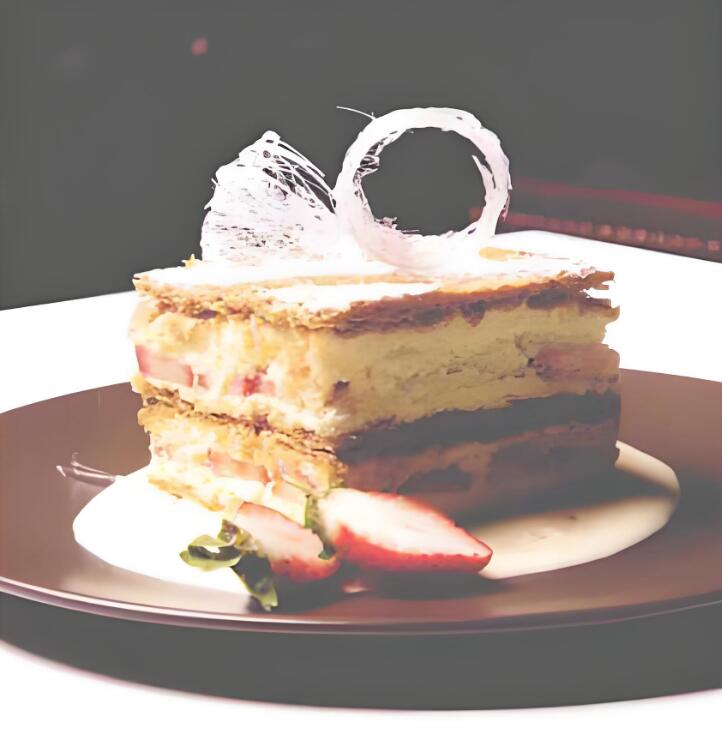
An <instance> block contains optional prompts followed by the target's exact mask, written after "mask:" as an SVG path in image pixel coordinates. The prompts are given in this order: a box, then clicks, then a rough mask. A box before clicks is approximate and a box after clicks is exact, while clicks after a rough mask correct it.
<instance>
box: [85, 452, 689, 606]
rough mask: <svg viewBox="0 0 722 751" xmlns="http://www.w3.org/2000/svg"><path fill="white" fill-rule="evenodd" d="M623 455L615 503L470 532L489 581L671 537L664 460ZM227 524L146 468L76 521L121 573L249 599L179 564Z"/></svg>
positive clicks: (90, 544)
mask: <svg viewBox="0 0 722 751" xmlns="http://www.w3.org/2000/svg"><path fill="white" fill-rule="evenodd" d="M619 446H620V457H619V460H618V461H617V465H616V470H615V473H614V478H613V479H614V482H612V483H610V485H609V487H610V491H609V494H608V497H605V498H603V499H601V500H596V501H595V502H593V503H584V502H583V500H584V499H581V501H580V500H579V499H578V500H577V502H576V503H575V502H574V499H567V500H566V502H564V504H563V506H562V507H559V508H556V509H555V510H551V511H544V512H540V513H527V514H523V515H514V516H510V517H509V518H498V519H495V520H494V521H490V522H487V523H484V524H478V525H474V526H472V527H469V529H470V531H472V532H473V533H474V534H476V535H477V536H478V537H479V538H481V539H482V540H484V542H486V543H487V544H488V545H489V546H490V547H491V548H492V550H493V551H494V555H493V557H492V559H491V562H490V563H489V565H488V566H487V567H486V568H485V569H484V571H482V576H484V577H486V578H490V579H505V578H509V577H513V576H522V575H525V574H533V573H539V572H542V571H553V570H556V569H561V568H566V567H567V566H575V565H578V564H581V563H588V562H590V561H595V560H598V559H600V558H606V557H607V556H610V555H614V554H615V553H618V552H620V551H621V550H624V549H625V548H628V547H630V546H632V545H635V544H636V543H638V542H641V541H642V540H644V539H646V538H647V537H649V536H650V535H652V534H654V533H655V532H657V531H658V530H659V529H661V528H662V527H663V526H664V525H665V524H666V523H667V521H668V520H669V518H670V517H671V515H672V513H673V512H674V509H675V508H676V505H677V502H678V500H679V484H678V482H677V477H676V475H675V474H674V472H673V471H672V469H670V468H669V467H668V466H667V465H666V464H664V463H663V462H661V461H659V460H658V459H655V458H654V457H651V456H649V455H648V454H645V453H643V452H642V451H639V450H637V449H635V448H632V447H631V446H627V445H626V444H621V443H620V444H619ZM221 519H222V514H221V513H220V512H214V511H210V510H208V509H206V508H204V507H202V506H200V505H199V504H197V503H195V502H193V501H188V500H182V499H178V498H175V497H174V496H172V495H170V494H169V493H165V492H163V491H161V490H159V489H158V488H156V487H154V486H153V485H151V484H150V483H149V482H148V480H147V474H146V470H145V469H141V470H138V471H137V472H133V473H132V474H130V475H127V476H125V477H120V478H118V479H117V480H116V481H115V482H114V483H113V484H112V485H110V486H109V487H107V488H105V489H104V490H103V491H101V492H100V493H98V495H96V496H95V497H94V498H93V499H92V500H91V501H90V502H89V503H88V504H87V505H86V506H85V508H84V509H83V510H82V511H81V512H80V513H79V514H78V516H77V517H76V518H75V521H74V523H73V532H74V534H75V539H76V540H77V542H78V543H79V544H80V545H82V546H83V547H84V548H85V549H86V550H88V551H90V552H91V553H93V554H94V555H96V556H98V557H99V558H101V559H103V560H104V561H106V562H107V563H110V564H111V565H113V566H117V567H119V568H124V569H127V570H130V571H134V572H135V573H138V574H143V575H145V576H151V577H154V578H156V579H162V580H165V581H171V582H178V583H181V584H190V585H195V586H201V587H209V588H212V589H218V590H222V591H227V592H237V593H239V594H241V595H242V596H246V597H247V595H246V593H245V590H244V588H243V585H242V584H241V582H240V581H239V580H238V578H237V577H236V576H235V574H234V573H233V572H232V571H230V570H229V569H219V570H217V571H210V572H204V571H200V570H199V569H195V568H193V567H191V566H188V565H187V564H185V563H183V561H182V560H181V559H180V557H179V553H180V551H181V550H184V549H185V547H186V545H187V544H188V543H189V542H190V541H191V540H192V539H193V538H195V537H197V536H198V535H201V534H211V535H215V534H216V533H217V532H218V529H219V528H220V524H221Z"/></svg>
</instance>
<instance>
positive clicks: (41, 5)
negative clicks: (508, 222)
mask: <svg viewBox="0 0 722 751" xmlns="http://www.w3.org/2000/svg"><path fill="white" fill-rule="evenodd" d="M0 11H1V16H0V55H1V58H0V75H1V78H0V117H1V119H0V127H1V128H2V131H1V132H0V307H13V306H18V305H26V304H32V303H39V302H47V301H52V300H59V299H66V298H72V297H80V296H85V295H90V294H99V293H104V292H111V291H117V290H122V289H128V288H130V278H131V276H132V274H133V272H135V271H139V270H143V269H146V268H151V267H155V266H163V265H175V264H177V263H178V262H179V260H180V259H181V258H184V257H187V256H188V255H189V254H190V253H191V252H194V251H196V252H197V250H198V240H199V232H200V225H201V221H202V217H203V205H204V203H205V202H206V201H207V200H208V198H209V196H210V189H211V183H210V180H211V177H212V175H213V173H214V172H215V169H216V168H217V166H219V165H220V164H221V163H224V162H228V161H230V160H231V159H232V158H233V157H234V156H235V154H236V153H237V152H238V151H239V150H240V149H241V148H243V147H244V146H245V145H247V144H248V143H249V142H250V141H252V140H254V139H255V138H256V137H258V136H259V135H260V133H261V132H262V131H263V130H265V129H268V128H272V129H275V130H277V131H279V132H280V133H281V135H282V136H283V137H284V139H285V140H287V141H289V142H290V143H291V144H293V145H294V146H295V147H296V148H297V149H299V150H300V151H302V152H303V153H305V154H306V155H307V156H308V157H309V158H311V159H312V160H313V161H315V162H316V163H317V164H319V166H321V168H322V169H324V170H325V171H326V173H327V175H328V178H329V181H330V182H331V183H333V181H334V180H335V177H336V173H337V171H338V169H339V166H340V163H341V158H342V155H343V153H344V151H345V149H346V148H347V147H348V145H349V144H350V142H351V141H352V140H353V138H354V136H355V134H356V133H357V132H358V130H359V129H360V128H361V127H362V125H363V124H364V123H365V119H364V118H363V117H361V116H359V115H356V114H353V113H349V112H345V111H340V110H337V109H335V108H336V106H337V105H344V106H349V107H354V108H358V109H360V110H364V111H367V112H374V113H377V114H382V113H384V112H387V111H388V110H391V109H396V108H398V107H404V106H430V105H437V106H456V107H460V108H463V109H468V110H471V111H472V112H474V113H475V114H477V115H478V116H479V117H480V118H481V119H482V122H484V124H485V125H487V126H488V127H490V128H492V129H493V130H495V131H496V132H497V133H498V134H500V136H501V138H502V143H503V145H504V148H505V150H506V151H507V153H508V154H509V155H510V157H511V165H512V178H513V180H514V181H515V187H516V188H517V189H516V190H515V193H514V195H513V196H512V209H514V207H515V206H517V207H521V209H522V210H523V211H524V212H532V213H534V212H537V214H538V213H539V212H541V213H543V212H544V211H546V210H547V209H548V207H545V206H542V207H541V208H539V206H540V204H539V203H538V200H541V199H540V198H539V195H538V196H537V198H536V199H535V198H533V196H532V198H529V195H531V194H529V195H527V194H526V193H525V192H524V188H525V186H527V185H530V184H531V185H532V186H533V185H534V180H537V181H539V180H541V181H553V182H559V183H563V184H565V185H566V186H567V187H569V186H571V187H572V188H576V187H579V186H583V187H586V188H596V189H625V190H629V191H643V192H645V193H655V194H664V195H669V196H678V197H680V196H681V197H684V198H687V199H695V200H696V201H697V202H698V201H704V202H706V203H705V204H699V203H697V202H692V204H689V205H692V206H693V207H696V209H695V211H696V212H697V213H699V211H701V212H702V216H703V215H704V214H705V211H707V212H709V211H711V212H712V215H714V212H715V211H717V210H719V208H720V207H719V206H718V207H717V208H715V206H714V204H713V203H711V202H719V201H722V187H721V166H720V165H721V145H720V133H721V132H722V93H721V92H722V66H721V64H720V63H721V58H722V41H721V28H722V24H721V21H720V18H721V14H720V3H719V0H689V1H687V2H684V1H683V0H678V1H669V2H667V1H664V0H656V1H653V0H636V1H635V2H626V1H625V2H621V1H619V2H604V3H602V2H575V1H574V0H568V1H567V2H561V1H559V0H551V1H547V2H537V1H535V0H498V1H494V0H486V1H484V2H471V1H468V2H461V1H460V0H444V1H443V2H442V1H441V0H440V1H439V2H423V1H421V0H416V2H411V1H409V0H399V1H397V2H392V1H391V0H386V1H383V2H382V1H380V0H363V1H362V0H357V2H320V1H314V2H311V1H309V2H302V1H301V0H266V1H265V2H261V1H258V2H251V1H250V0H246V1H239V2H233V3H231V2H225V3H221V2H201V1H200V0H199V1H198V2H178V1H177V2H167V3H160V2H143V3H136V2H115V3H107V2H100V1H98V0H96V1H95V2H89V1H88V2H70V0H57V1H56V2H40V1H39V0H25V1H24V2H11V1H10V0H0ZM469 153H470V150H469V148H468V146H467V144H466V143H465V142H464V141H462V140H461V139H459V138H456V137H455V136H452V135H448V134H441V133H439V132H437V131H420V132H417V133H415V134H412V135H407V136H405V137H403V138H402V139H401V140H400V141H399V142H397V143H396V144H395V145H394V146H392V147H390V148H389V149H388V150H387V151H385V152H384V154H383V166H382V169H381V171H380V172H379V173H378V174H377V175H374V176H372V177H370V178H369V179H368V180H367V181H366V183H365V188H366V190H367V193H368V194H369V197H370V199H371V202H372V205H373V207H374V210H375V212H376V214H377V216H382V215H391V216H398V217H399V220H400V224H401V226H403V227H406V228H412V227H416V228H420V229H422V230H426V231H442V230H444V229H446V228H448V227H450V226H462V225H464V224H466V223H467V222H468V217H469V211H470V210H471V209H472V208H473V207H474V206H476V205H478V204H479V203H480V199H481V195H480V187H479V178H478V175H477V174H476V173H475V169H474V167H473V164H472V162H471V159H470V158H469ZM529 178H532V180H531V182H530V181H529V180H528V179H529ZM544 185H546V183H543V184H542V188H541V189H540V188H539V186H538V185H537V188H536V190H537V193H538V194H540V195H541V198H543V197H544V194H545V191H546V192H548V190H547V189H546V188H545V187H544ZM518 186H521V188H519V187H518ZM532 192H533V191H532ZM534 201H537V203H536V204H535V203H534ZM675 205H677V204H675ZM679 205H687V204H679ZM574 206H577V204H574ZM700 206H701V207H702V208H701V209H700ZM705 207H707V208H705ZM710 207H711V208H710ZM618 208H619V207H618ZM623 208H624V209H625V211H626V214H624V215H623V216H622V218H619V216H620V215H617V216H616V217H615V216H613V215H610V217H609V218H608V219H607V218H605V217H601V219H600V218H599V217H593V216H591V215H589V212H590V209H589V208H588V207H587V208H583V207H582V208H579V207H578V206H577V208H574V207H573V208H571V209H569V211H570V212H571V213H570V214H567V215H568V216H571V217H572V218H574V219H578V220H583V219H586V218H591V219H594V220H595V221H607V220H609V221H611V222H613V223H614V222H615V221H616V223H617V224H619V223H623V224H625V225H629V226H630V227H635V226H637V225H640V226H647V227H650V226H652V224H653V223H654V221H657V220H656V219H653V218H650V217H649V216H647V215H646V214H644V212H643V211H641V209H640V212H641V213H640V214H639V217H637V214H636V213H635V212H636V211H637V208H636V204H635V203H634V202H632V203H631V204H630V205H627V206H625V207H623ZM549 210H551V211H555V210H556V209H554V208H552V209H549ZM698 210H699V211H698ZM604 211H607V209H604ZM609 211H612V209H609ZM695 211H693V217H692V219H691V220H690V221H691V222H692V225H694V221H696V220H695V219H694V216H695ZM585 212H586V213H585ZM630 212H631V216H630ZM613 213H614V212H613V211H612V214H613ZM661 213H662V214H667V213H668V212H665V211H662V212H661ZM643 214H644V215H643ZM519 216H527V214H520V215H519ZM637 218H638V219H639V221H636V220H637ZM660 221H661V220H660ZM703 223H704V222H703ZM522 226H525V225H524V224H523V222H520V220H518V218H517V221H516V225H515V226H514V228H519V227H522ZM528 226H535V225H533V223H532V224H529V225H528ZM598 226H602V225H595V227H598ZM604 226H607V225H604ZM660 227H661V225H660ZM550 228H554V227H550ZM561 228H562V229H563V230H564V227H561ZM652 228H654V227H652ZM623 229H625V228H623ZM662 229H665V231H667V232H668V233H670V232H672V231H674V232H678V233H679V232H682V233H683V234H684V233H686V234H688V235H689V234H691V235H695V234H696V235H700V236H702V237H703V240H704V242H707V243H708V246H709V247H710V248H712V250H713V251H715V248H717V249H718V248H719V242H718V240H719V238H717V239H716V240H715V239H714V238H712V239H711V240H710V239H709V238H710V237H712V235H713V234H714V229H710V227H709V226H706V227H702V228H701V229H699V228H697V227H696V226H689V222H688V223H687V224H685V226H682V225H679V227H676V226H675V227H669V228H664V227H662ZM569 231H572V230H569ZM590 232H596V230H595V229H592V230H590ZM705 233H706V234H705ZM710 233H712V234H710ZM598 236H600V237H601V236H602V235H601V234H598ZM669 237H672V235H669ZM674 237H682V235H674ZM705 237H706V238H707V239H706V240H705V239H704V238H705ZM685 242H686V241H685ZM715 242H716V245H715V244H714V243H715ZM640 243H641V241H640ZM679 243H680V248H682V247H683V244H684V243H683V240H679ZM709 243H712V244H711V245H709ZM650 247H655V245H654V244H652V245H650ZM660 247H664V246H663V245H662V246H660ZM705 247H707V246H705ZM680 252H681V251H680ZM715 252H716V251H715Z"/></svg>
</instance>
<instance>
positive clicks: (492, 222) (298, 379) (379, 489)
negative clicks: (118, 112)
mask: <svg viewBox="0 0 722 751" xmlns="http://www.w3.org/2000/svg"><path fill="white" fill-rule="evenodd" d="M413 127H436V128H440V129H442V130H453V131H456V132H457V133H459V134H460V135H462V136H464V137H466V138H468V139H469V140H470V141H471V142H472V143H473V144H474V145H475V146H476V147H477V148H478V149H480V150H481V151H482V152H483V154H484V161H483V162H482V161H480V160H479V159H478V158H475V162H476V165H477V167H478V169H479V172H480V174H481V178H482V181H483V184H484V189H485V190H484V199H483V200H484V206H483V209H482V212H481V215H480V216H479V218H478V219H477V220H476V221H475V222H473V223H472V224H471V225H470V226H469V227H467V228H465V229H464V230H462V231H459V232H449V233H446V234H444V235H439V236H423V235H419V234H408V233H404V232H401V231H400V230H398V229H397V228H396V226H395V225H394V222H393V220H392V219H389V218H386V219H383V220H381V221H377V220H376V219H375V218H374V217H373V215H372V214H371V210H370V207H369V204H368V201H367V200H366V198H365V196H364V194H363V190H362V187H361V180H362V178H363V177H364V176H365V175H367V174H368V173H369V172H371V171H373V170H374V169H376V168H377V167H378V162H379V154H380V152H381V150H382V149H383V148H384V146H386V145H388V144H389V143H391V142H392V141H394V140H396V139H397V138H398V137H399V136H400V135H401V134H402V133H403V132H405V131H406V130H408V129H409V128H413ZM510 187H511V185H510V178H509V171H508V160H507V159H506V156H505V155H504V153H503V151H502V150H501V146H500V143H499V139H498V138H497V137H496V136H495V135H494V134H493V133H491V132H490V131H488V130H487V129H485V128H484V127H483V126H482V125H481V123H480V122H479V121H478V120H477V119H476V118H475V117H473V116H472V115H470V114H469V113H466V112H462V111H460V110H452V109H433V108H431V109H410V110H399V111H396V112H392V113H389V114H388V115H384V116H383V117H380V118H371V121H370V122H369V123H368V124H367V125H366V127H365V128H364V129H363V130H362V131H361V133H360V134H359V136H358V138H357V139H356V141H355V142H354V143H353V144H352V145H351V147H350V148H349V150H348V152H347V154H346V158H345V160H344V163H343V167H342V169H341V172H340V174H339V177H338V179H337V182H336V185H335V187H334V188H333V190H331V188H330V187H329V186H328V185H326V183H325V182H324V180H323V175H322V173H321V172H320V171H319V170H318V169H317V168H316V167H315V166H314V165H313V164H312V163H311V162H309V161H308V160H306V159H305V158H304V157H302V156H301V155H300V154H299V153H298V152H297V151H295V150H294V149H293V148H292V147H290V146H289V145H288V144H285V143H283V142H282V141H281V140H280V138H279V137H278V136H277V135H276V134H275V133H272V132H268V133H266V134H264V135H263V136H262V137H261V138H260V139H259V140H258V141H257V142H255V143H254V144H252V145H251V146H249V147H247V148H246V149H244V150H243V151H242V152H241V153H240V154H239V156H238V158H237V159H236V160H234V161H233V162H231V163H230V164H228V165H225V166H223V167H221V168H220V169H219V170H218V172H217V173H216V186H215V190H214V194H213V198H212V200H211V202H210V203H209V205H208V208H209V209H210V210H209V212H208V213H207V215H206V218H205V220H204V224H203V230H202V236H201V247H202V251H203V260H202V261H199V260H196V259H195V258H193V257H191V259H190V260H189V261H187V262H186V263H185V264H184V265H183V266H180V267H177V268H171V269H158V270H155V271H150V272H147V273H144V274H140V275H138V276H137V277H136V278H135V286H136V288H137V290H138V292H139V293H140V294H141V301H140V303H139V305H138V308H137V310H136V312H135V315H134V317H133V322H132V326H131V337H132V339H133V342H134V344H135V347H136V353H137V359H138V366H139V373H138V374H137V375H136V376H135V377H134V379H133V386H134V388H135V389H136V390H137V391H138V392H139V393H140V394H141V395H142V397H143V408H142V409H141V411H140V416H139V419H140V423H141V424H142V425H143V427H144V428H145V430H146V431H147V432H148V434H149V436H150V448H151V462H150V466H149V468H148V477H149V479H150V481H151V482H152V483H154V484H155V485H157V486H158V487H159V488H161V489H163V490H165V491H168V492H169V493H171V494H173V495H175V496H178V497H181V498H186V499H191V500H193V501H196V502H198V503H200V504H202V505H203V506H205V507H207V508H208V509H211V510H213V511H217V512H218V516H219V518H220V519H221V520H222V525H221V531H220V532H219V533H218V535H217V536H215V537H212V536H210V535H208V534H205V535H201V536H200V537H198V538H197V539H196V540H194V541H193V542H191V543H190V544H189V545H188V547H187V549H186V550H185V551H182V553H181V557H182V558H183V560H184V561H185V562H186V563H189V564H191V565H194V566H197V567H200V568H204V569H208V568H217V567H223V566H226V567H230V568H232V569H233V570H234V572H235V573H236V574H238V576H239V577H240V578H241V579H242V580H243V581H244V583H245V584H246V586H247V587H248V589H249V591H251V592H252V593H253V594H254V596H256V597H257V599H258V600H259V602H261V604H262V605H263V606H264V607H272V606H273V605H274V604H275V603H276V602H277V597H276V592H275V580H277V579H281V580H283V581H287V580H291V581H293V582H296V583H297V582H309V581H316V580H318V579H324V580H327V579H333V578H335V577H336V572H337V571H338V570H339V569H344V568H345V567H347V566H351V567H355V568H359V569H360V570H361V571H367V570H371V571H375V572H378V571H384V572H387V573H388V572H397V573H398V572H403V573H404V574H408V573H414V574H419V573H424V572H425V573H429V572H434V573H438V572H443V573H444V574H451V573H453V574H458V575H463V574H469V573H478V571H479V570H480V569H482V568H483V567H484V566H485V565H486V564H487V563H488V562H489V560H490V557H491V554H492V552H491V550H490V549H489V548H488V547H487V546H486V545H485V544H484V543H483V542H482V541H480V540H478V539H477V538H475V537H474V536H473V535H471V534H470V533H468V532H467V531H465V530H464V529H463V528H462V527H460V526H458V525H457V523H456V522H458V520H459V519H460V518H462V517H465V516H468V515H471V514H473V513H476V512H481V511H485V510H487V511H488V510H489V509H493V508H496V507H498V506H500V505H505V507H506V508H508V507H509V504H512V503H514V502H516V501H518V500H519V499H525V500H527V501H528V500H533V499H535V498H539V497H540V496H543V495H544V494H545V493H549V492H552V493H554V492H557V491H559V490H560V489H562V488H564V487H565V486H568V485H569V484H571V483H574V482H575V481H577V480H579V479H580V478H585V479H588V478H590V477H592V476H594V475H595V474H598V473H601V472H605V471H607V470H609V469H610V468H611V467H612V465H613V464H614V461H615V459H616V456H617V449H616V437H617V426H618V418H619V399H618V396H617V392H616V382H617V379H618V358H617V355H616V353H614V352H613V351H611V350H610V349H609V348H608V347H607V346H606V345H605V344H604V343H603V338H604V333H605V327H606V325H607V324H608V323H609V322H610V321H612V320H614V318H615V317H616V315H617V311H616V309H614V308H612V306H611V305H610V303H609V301H608V300H606V299H604V297H603V295H600V294H599V292H600V291H602V290H604V289H606V287H607V283H608V282H609V281H610V280H611V279H612V274H611V273H608V272H603V271H596V270H594V269H590V268H585V267H583V266H580V265H577V264H574V263H572V262H570V261H564V260H558V259H553V258H548V257H543V256H537V255H533V254H530V253H527V252H516V251H509V250H502V249H499V248H495V247H494V244H493V242H492V241H491V240H492V238H493V235H494V230H495V227H496V222H497V220H498V219H499V217H500V216H501V214H502V213H503V212H504V211H505V208H506V205H507V201H508V194H509V189H510Z"/></svg>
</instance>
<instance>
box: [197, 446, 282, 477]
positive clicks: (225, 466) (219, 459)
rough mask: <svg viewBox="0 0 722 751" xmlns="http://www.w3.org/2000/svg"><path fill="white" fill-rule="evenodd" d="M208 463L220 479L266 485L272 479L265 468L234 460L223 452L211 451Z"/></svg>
mask: <svg viewBox="0 0 722 751" xmlns="http://www.w3.org/2000/svg"><path fill="white" fill-rule="evenodd" d="M208 461H209V462H210V465H211V469H212V470H213V473H214V474H216V475H219V476H220V477H235V478H237V479H239V480H250V481H253V482H262V483H264V484H265V483H267V482H268V481H269V479H270V478H269V477H268V472H266V470H265V468H264V467H259V466H258V465H257V464H252V463H251V462H243V461H240V460H238V459H233V458H231V457H230V456H229V455H228V454H225V453H223V452H221V451H213V450H210V451H209V452H208Z"/></svg>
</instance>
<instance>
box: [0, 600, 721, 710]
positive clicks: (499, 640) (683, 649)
mask: <svg viewBox="0 0 722 751" xmlns="http://www.w3.org/2000/svg"><path fill="white" fill-rule="evenodd" d="M0 612H1V613H2V617H1V619H0V624H1V627H2V630H1V632H0V635H1V636H2V638H3V639H4V640H6V641H7V642H8V643H10V644H13V645H15V646H17V647H19V648H21V649H24V650H26V651H28V652H32V653H34V654H37V655H39V656H42V657H45V658H48V659H51V660H55V661H58V662H62V663H65V664H68V665H72V666H74V667H77V668H81V669H84V670H89V671H93V672H97V673H101V674H105V675H109V676H112V677H114V678H118V679H122V680H127V681H133V682H137V683H143V684H148V685H152V686H157V687H162V688H168V689H175V690H179V691H187V692H193V693H200V694H207V695H214V696H222V697H230V698H239V699H252V700H260V701H272V702H284V703H297V704H311V705H323V706H347V707H385V708H407V709H412V708H416V709H482V708H504V707H538V706H556V705H564V704H585V703H592V702H604V701H618V700H624V699H636V698H643V697H651V696H661V695H667V694H675V693H682V692H688V691H697V690H701V689H709V688H717V687H720V686H722V650H720V649H719V634H720V632H722V606H707V607H702V608H695V609H692V610H687V611H682V612H677V613H672V614H668V615H663V616H655V617H649V618H639V619H635V620H629V621H622V622H618V623H610V624H603V625H590V626H577V627H571V628H556V629H543V630H542V629H539V630H534V631H517V632H505V633H501V632H499V633H486V634H482V635H471V634H469V635H464V634H462V635H458V634H457V635H455V636H438V635H435V636H362V637H359V636H351V635H339V636H330V635H319V634H298V635H283V634H251V633H242V632H238V631H222V630H205V629H195V628H184V627H176V626H161V625H155V624H149V623H140V622H131V621H123V620H118V619H113V618H105V617H101V616H96V615H90V614H85V613H80V612H75V611H70V610H65V609H62V608H57V607H51V606H48V605H42V604H39V603H35V602H30V601H27V600H22V599H19V598H15V597H10V596H7V595H3V596H2V599H0Z"/></svg>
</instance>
